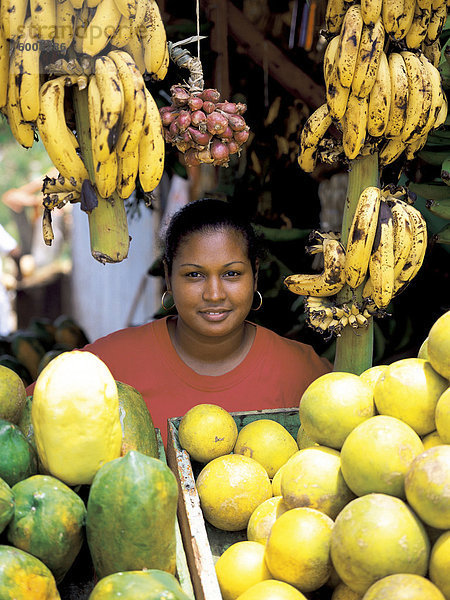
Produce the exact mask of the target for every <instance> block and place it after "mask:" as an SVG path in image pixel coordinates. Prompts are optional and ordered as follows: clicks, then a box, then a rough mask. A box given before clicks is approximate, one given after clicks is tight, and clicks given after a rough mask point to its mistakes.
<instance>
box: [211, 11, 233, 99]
mask: <svg viewBox="0 0 450 600" xmlns="http://www.w3.org/2000/svg"><path fill="white" fill-rule="evenodd" d="M205 12H206V16H207V18H208V20H209V21H211V22H212V23H213V28H212V30H211V37H210V39H211V43H210V45H211V50H213V52H215V53H216V55H217V56H216V60H215V63H214V87H215V88H216V89H217V90H219V91H220V93H221V94H222V99H223V100H229V99H230V73H229V67H228V2H227V0H215V1H214V2H211V3H207V4H206V3H205Z"/></svg>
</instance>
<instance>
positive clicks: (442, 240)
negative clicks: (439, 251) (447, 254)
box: [433, 223, 450, 244]
mask: <svg viewBox="0 0 450 600" xmlns="http://www.w3.org/2000/svg"><path fill="white" fill-rule="evenodd" d="M433 240H434V241H435V242H437V243H438V244H450V223H447V225H445V227H443V228H442V229H441V230H440V231H438V232H437V233H436V234H435V235H434V236H433Z"/></svg>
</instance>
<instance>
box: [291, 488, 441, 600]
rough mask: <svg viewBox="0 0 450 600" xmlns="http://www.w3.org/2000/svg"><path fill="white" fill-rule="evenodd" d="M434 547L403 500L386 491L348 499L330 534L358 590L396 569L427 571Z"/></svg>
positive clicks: (336, 559) (342, 570)
mask: <svg viewBox="0 0 450 600" xmlns="http://www.w3.org/2000/svg"><path fill="white" fill-rule="evenodd" d="M288 514H289V513H288ZM429 550H430V542H429V540H428V536H427V534H426V532H425V529H424V526H423V525H422V523H421V522H420V520H419V519H418V518H417V516H416V515H415V514H414V512H413V511H412V510H411V509H410V508H409V507H408V506H407V504H406V503H405V502H403V500H400V499H399V498H395V497H394V496H388V495H387V494H367V495H365V496H361V497H360V498H356V499H355V500H352V501H351V502H349V503H348V504H347V506H345V507H344V508H343V509H342V511H341V512H340V513H339V514H338V516H337V517H336V521H335V524H334V528H333V532H332V535H331V559H332V561H333V565H334V567H335V569H336V571H337V574H338V575H339V577H340V578H341V580H342V581H343V582H344V583H345V584H346V585H348V587H350V588H351V589H352V590H353V591H354V592H358V593H364V592H366V590H367V589H368V588H369V587H370V586H371V585H372V583H374V582H375V581H377V580H378V579H381V578H382V577H386V576H387V575H391V574H393V573H414V574H416V575H425V574H426V572H427V568H428V556H429ZM391 598H395V596H391Z"/></svg>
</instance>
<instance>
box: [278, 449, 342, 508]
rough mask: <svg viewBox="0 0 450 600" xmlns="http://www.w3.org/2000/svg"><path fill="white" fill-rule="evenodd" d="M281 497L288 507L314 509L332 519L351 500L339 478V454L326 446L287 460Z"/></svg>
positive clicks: (302, 452) (340, 477)
mask: <svg viewBox="0 0 450 600" xmlns="http://www.w3.org/2000/svg"><path fill="white" fill-rule="evenodd" d="M281 494H282V496H283V498H284V501H285V502H286V504H287V505H288V506H289V508H298V507H300V506H307V507H309V508H315V509H316V510H320V511H321V512H323V513H325V514H326V515H328V516H329V517H331V518H332V519H334V518H335V517H336V515H337V514H338V513H339V512H340V511H341V509H342V508H343V507H344V506H345V505H346V504H347V502H350V500H352V499H353V498H354V495H353V493H352V492H351V491H350V489H349V487H348V486H347V484H346V483H345V481H344V477H343V476H342V472H341V459H340V455H339V452H338V451H337V450H334V449H333V448H326V447H325V446H313V447H312V448H304V449H303V450H299V452H298V453H297V454H296V455H295V457H292V458H291V459H290V460H289V462H288V463H287V464H286V465H285V467H284V469H283V474H282V478H281Z"/></svg>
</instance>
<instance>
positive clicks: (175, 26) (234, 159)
mask: <svg viewBox="0 0 450 600" xmlns="http://www.w3.org/2000/svg"><path fill="white" fill-rule="evenodd" d="M408 2H409V3H408ZM178 4H179V3H177V2H172V1H170V0H166V1H162V0H161V1H157V0H126V1H125V0H84V1H83V0H56V1H52V0H45V1H44V0H40V1H39V2H38V1H37V0H30V2H28V1H27V0H0V111H1V113H2V114H3V116H4V117H5V119H6V123H7V126H8V127H9V129H10V130H11V133H12V135H13V137H14V138H15V140H16V141H17V142H18V143H19V144H20V145H21V146H23V148H24V149H28V148H31V147H33V145H34V144H35V143H36V141H37V140H40V143H42V144H43V146H44V148H45V151H46V153H47V154H48V157H49V159H50V160H51V162H52V164H53V166H54V168H55V169H56V171H57V174H56V176H51V177H50V176H46V177H44V178H43V181H42V206H40V210H41V211H42V237H43V240H44V242H45V244H46V245H47V246H51V245H52V243H53V241H54V237H55V236H54V231H53V228H52V218H53V216H54V215H55V213H58V212H59V211H64V210H65V209H66V208H67V207H70V208H71V209H73V210H81V211H83V213H85V214H86V218H87V220H88V223H89V237H90V239H89V246H90V255H91V260H92V261H97V262H99V263H101V264H102V265H105V268H110V267H111V265H114V264H118V263H121V262H123V261H124V260H125V259H126V258H127V256H128V253H129V249H130V244H133V240H132V239H131V237H130V234H129V223H128V219H129V215H130V210H131V208H132V207H133V206H134V208H136V206H141V207H142V206H150V205H155V204H156V205H157V204H158V189H159V187H158V186H160V185H161V183H162V180H163V177H164V175H165V174H166V175H167V174H169V175H170V176H174V175H177V176H181V177H183V178H185V179H187V180H189V182H190V186H191V187H190V189H191V192H190V193H191V195H192V197H191V198H190V200H193V199H196V198H197V197H200V196H202V195H203V194H205V193H210V194H211V195H213V196H215V197H218V198H221V199H227V200H228V201H229V202H231V203H232V204H233V205H234V206H236V205H237V206H239V208H240V210H242V213H243V214H245V215H246V216H249V217H250V218H251V220H252V222H253V225H254V228H255V230H256V231H257V232H258V234H259V235H260V236H261V238H262V239H264V241H265V242H266V244H267V247H268V252H267V255H266V256H265V258H264V260H263V261H262V263H261V268H260V275H259V282H258V283H260V286H261V287H260V289H261V291H262V295H263V296H264V298H265V300H266V302H265V304H264V308H263V310H262V311H261V313H258V314H257V315H256V317H255V322H256V323H257V324H262V325H265V326H267V327H271V328H272V329H273V330H275V331H276V332H278V333H280V334H281V335H283V336H285V337H288V338H292V339H294V340H300V341H302V342H306V343H311V344H312V345H313V346H314V347H316V348H317V351H318V353H319V354H320V355H321V356H322V357H325V358H328V359H329V360H330V362H331V363H332V370H330V371H329V372H327V373H325V374H324V375H321V376H319V377H317V378H316V379H315V380H314V381H312V383H310V384H309V385H308V386H307V387H306V389H305V391H304V393H303V394H302V396H301V398H299V401H298V403H297V404H296V405H295V406H292V407H289V408H278V409H270V410H269V409H265V408H264V407H263V406H261V408H260V410H252V411H239V412H235V411H227V410H225V409H224V408H222V407H221V406H219V405H218V404H216V403H215V398H214V395H213V394H211V400H210V402H208V403H198V404H197V405H196V406H194V407H192V408H190V409H189V410H187V411H186V412H185V413H184V414H174V415H172V417H171V418H169V419H168V421H167V431H162V430H161V429H160V428H157V427H155V426H154V423H153V420H152V415H151V411H149V410H148V408H147V404H146V402H145V400H144V398H143V394H144V391H143V390H140V389H137V388H135V387H132V386H131V385H128V384H126V383H123V382H122V381H119V380H118V379H115V378H114V377H113V375H112V373H111V371H110V370H109V368H108V366H107V365H106V363H105V362H103V361H102V360H101V359H100V358H99V357H97V356H96V355H95V354H93V353H91V352H89V351H88V352H80V351H78V349H80V348H82V347H83V346H85V345H86V344H87V343H88V339H87V337H86V334H85V332H84V331H83V329H82V327H81V326H80V325H79V324H78V323H77V322H76V321H75V320H74V319H72V318H71V317H70V316H66V315H64V314H61V315H60V316H59V317H57V318H54V317H52V319H49V318H46V317H45V316H44V315H41V317H40V318H35V319H33V320H31V321H30V323H29V324H28V325H27V327H26V328H23V329H21V330H19V331H16V332H13V333H11V334H10V335H9V336H4V337H3V338H2V339H1V340H0V348H1V356H0V590H1V591H0V598H1V600H118V599H119V598H121V599H122V600H158V599H160V600H163V599H168V600H169V599H173V600H387V599H392V600H397V599H398V600H450V387H449V380H450V310H449V306H448V292H447V295H446V294H445V286H446V284H445V281H448V244H449V243H450V242H449V231H450V224H449V223H448V220H449V218H450V212H449V206H450V204H449V203H450V192H449V190H450V188H449V185H450V176H449V168H450V163H449V161H450V144H449V139H450V138H449V135H450V134H449V131H450V120H449V119H450V117H449V116H448V88H449V86H450V71H449V69H450V50H449V49H450V22H449V21H448V19H447V9H448V6H447V2H445V0H404V1H402V2H397V1H395V0H372V2H369V1H368V0H364V1H361V2H358V1H347V0H328V2H322V3H320V2H317V1H316V0H311V2H307V3H300V2H299V0H292V1H291V2H280V3H279V5H278V6H273V5H274V4H276V3H273V2H270V1H269V0H267V1H266V2H263V1H262V0H261V1H260V2H258V1H256V2H252V1H250V0H242V2H232V1H230V0H217V2H214V3H213V2H210V1H209V0H197V2H196V3H191V4H192V6H186V5H185V6H183V7H180V6H178ZM205 40H206V41H205ZM261 96H262V97H263V98H262V99H261ZM24 152H25V150H24ZM130 198H132V200H130ZM163 272H164V271H163V262H162V257H161V256H155V259H154V263H153V264H152V265H151V266H150V268H149V273H150V275H152V276H156V277H161V276H163ZM443 289H444V292H443ZM163 298H164V296H163ZM165 308H166V307H165V306H164V303H163V309H165ZM162 315H163V313H161V312H160V313H158V314H156V315H155V318H158V317H161V316H162ZM33 382H34V386H33V387H32V388H31V387H28V386H30V385H31V384H32V383H33ZM166 434H167V443H166V445H165V443H164V442H163V440H165V439H166Z"/></svg>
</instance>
